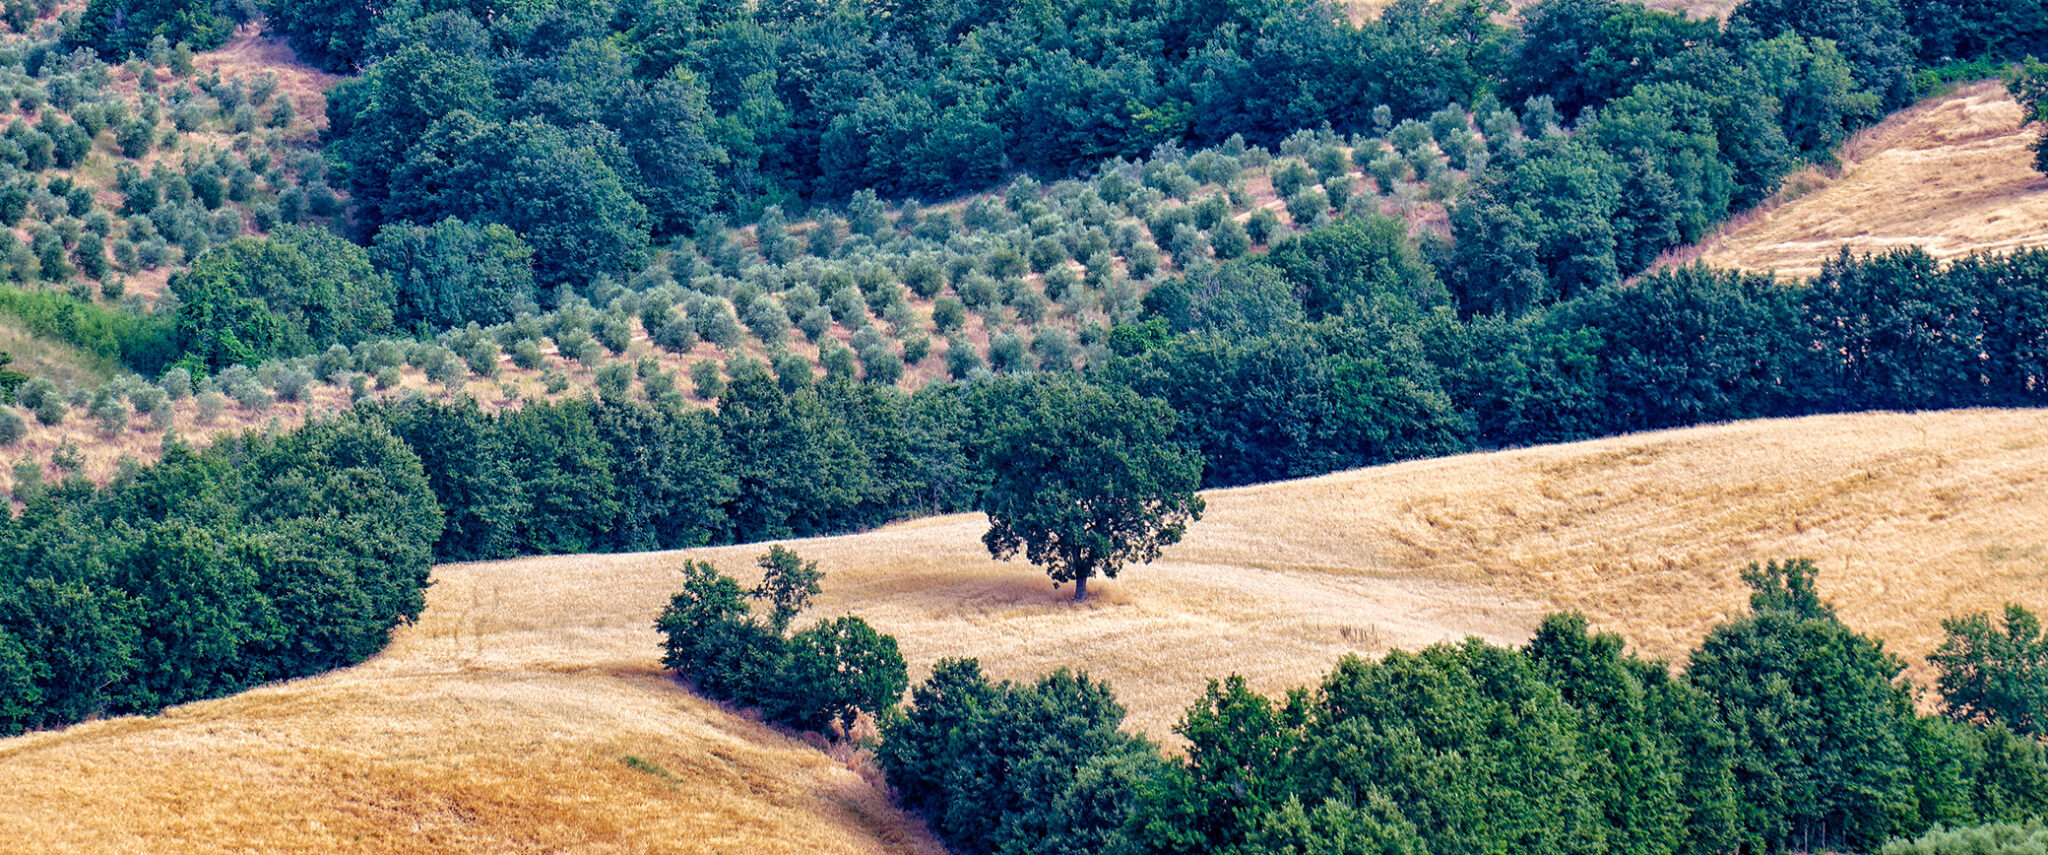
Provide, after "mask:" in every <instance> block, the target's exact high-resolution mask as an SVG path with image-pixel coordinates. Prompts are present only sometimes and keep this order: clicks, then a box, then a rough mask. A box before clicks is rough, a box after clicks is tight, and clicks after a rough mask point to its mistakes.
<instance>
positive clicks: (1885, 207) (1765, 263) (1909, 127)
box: [1665, 81, 2048, 276]
mask: <svg viewBox="0 0 2048 855" xmlns="http://www.w3.org/2000/svg"><path fill="white" fill-rule="evenodd" d="M2036 133H2037V132H2036V131H2035V130H2033V129H2030V128H2023V127H2021V126H2020V108H2019V105H2018V104H2016V103H2014V102H2013V100H2012V98H2011V97H2010V96H2008V95H2007V94H2006V93H2005V88H2004V86H2003V84H2000V83H1998V82H1995V81H1991V82H1982V83H1974V84H1970V85H1967V86H1964V87H1962V88H1960V89H1958V90H1956V91H1954V92H1951V93H1949V94H1946V95H1940V96H1936V97H1934V98H1930V99H1928V100H1926V101H1923V102H1921V103H1920V104H1918V105H1916V106H1914V107H1912V108H1910V109H1908V110H1904V111H1901V112H1899V113H1897V114H1895V115H1893V116H1892V117H1891V118H1889V119H1886V120H1885V121H1884V122H1882V123H1880V124H1878V125H1876V126H1873V127H1871V128H1868V129H1866V130H1864V131H1863V132H1862V133H1860V134H1858V135H1857V136H1856V137H1855V138H1854V139H1852V140H1850V141H1849V143H1848V144H1847V145H1846V146H1844V148H1843V151H1842V155H1841V161H1842V165H1841V167H1840V168H1838V169H1833V170H1823V169H1819V168H1815V169H1809V170H1807V171H1806V172H1802V173H1800V174H1798V175H1794V176H1792V177H1790V178H1788V179H1786V186H1787V188H1788V189H1787V192H1785V193H1783V194H1781V195H1780V198H1779V199H1777V200H1775V202H1773V203H1767V204H1766V205H1764V206H1763V207H1760V208H1758V209H1757V210H1755V211H1752V212H1750V213H1747V214H1744V215H1741V216H1739V217H1736V218H1735V219H1734V220H1731V221H1730V222H1729V223H1728V225H1726V226H1724V227H1723V228H1722V229H1721V230H1720V231H1719V232H1718V233H1716V234H1714V235H1713V236H1711V237H1709V238H1707V240H1705V241H1703V242H1701V243H1700V244H1699V245H1697V246H1693V247H1686V248H1683V249H1680V250H1676V251H1674V252H1673V253H1671V254H1670V257H1669V258H1667V259H1665V261H1666V262H1678V263H1683V262H1687V261H1692V260H1694V259H1697V260H1700V261H1704V262H1706V263H1707V264H1709V265H1712V266H1715V267H1736V268H1741V269H1744V270H1755V271H1772V270H1774V271H1777V272H1778V273H1780V274H1784V275H1788V276H1811V275H1813V274H1814V273H1816V272H1818V271H1819V270H1820V265H1821V263H1822V262H1823V261H1825V260H1827V259H1829V258H1832V257H1834V255H1835V254H1836V253H1837V252H1839V251H1840V249H1841V247H1843V246H1847V247H1849V248H1850V249H1852V250H1854V251H1856V252H1881V251H1883V250H1887V249H1893V248H1900V247H1907V246H1919V247H1922V248H1924V249H1926V250H1927V251H1928V252H1929V253H1930V254H1932V255H1934V256H1935V257H1936V258H1942V259H1949V258H1957V257H1960V256H1964V255H1968V254H1970V253H1973V252H2009V251H2011V250H2015V249H2025V248H2034V247H2042V246H2048V176H2043V175H2042V174H2041V173H2040V172H2037V171H2035V169H2034V166H2033V152H2031V151H2029V150H2028V149H2027V146H2028V144H2030V143H2032V142H2033V140H2034V138H2035V136H2036Z"/></svg>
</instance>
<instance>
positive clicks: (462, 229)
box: [370, 217, 539, 330]
mask: <svg viewBox="0 0 2048 855" xmlns="http://www.w3.org/2000/svg"><path fill="white" fill-rule="evenodd" d="M370 260H371V261H372V263H374V264H375V265H376V266H377V269H378V270H379V271H381V272H383V273H384V275H386V276H389V277H390V278H391V282H392V284H393V286H394V288H395V290H396V296H397V305H396V307H395V310H394V312H393V320H394V321H395V322H396V323H397V324H398V326H400V327H401V328H406V329H411V328H413V327H414V326H416V325H422V324H424V325H425V326H427V327H428V328H429V329H433V330H442V329H448V328H452V327H459V326H462V325H463V324H466V323H470V322H472V321H474V322H476V323H479V324H483V325H485V326H490V325H493V324H502V323H506V322H509V321H511V320H512V319H513V318H515V317H518V316H519V314H520V313H521V312H537V311H538V308H537V306H538V302H539V301H538V300H537V299H536V294H535V289H534V282H533V249H532V248H531V247H529V246H527V245H526V241H524V240H522V239H520V237H519V235H517V234H515V233H514V232H513V231H512V230H511V229H508V228H506V227H504V226H502V225H499V224H496V223H491V224H488V225H482V226H475V225H470V224H468V223H465V222H463V221H461V220H458V219H454V218H452V217H451V218H449V219H445V220H442V221H440V222H438V223H435V224H434V225H432V226H417V225H412V224H410V223H393V224H391V225H388V226H385V227H384V228H382V229H380V230H378V232H377V239H376V242H375V243H374V244H373V246H372V247H371V250H370Z"/></svg>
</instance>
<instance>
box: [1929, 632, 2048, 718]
mask: <svg viewBox="0 0 2048 855" xmlns="http://www.w3.org/2000/svg"><path fill="white" fill-rule="evenodd" d="M1941 627H1942V629H1943V630H1944V631H1946V632H1947V633H1948V637H1947V638H1946V639H1944V640H1943V641H1942V643H1941V648H1940V649H1938V650H1936V651H1935V652H1934V654H1933V655H1931V656H1929V657H1927V661H1928V662H1929V663H1930V664H1932V665H1934V667H1935V668H1936V669H1937V670H1939V671H1940V673H1941V676H1940V679H1939V682H1938V683H1937V685H1939V686H1940V688H1941V696H1942V702H1943V704H1944V706H1945V707H1946V708H1947V710H1948V714H1949V716H1950V717H1951V718H1954V719H1956V720H1958V721H1969V722H1978V723H1985V724H1988V723H1992V722H1996V723H1999V724H2003V725H2005V726H2006V727H2009V728H2012V730H2013V731H2014V732H2016V733H2021V734H2028V735H2039V734H2041V733H2043V732H2044V731H2048V636H2043V635H2042V633H2041V621H2040V619H2039V618H2036V617H2035V616H2034V613H2033V612H2030V611H2027V610H2026V609H2025V608H2023V607H2021V606H2020V605H2019V604H2017V603H2007V604H2006V606H2005V619H2004V620H2003V621H2002V622H2000V623H1998V624H1994V623H1993V622H1992V620H1991V617H1990V616H1989V615H1986V614H1984V613H1983V612H1978V613H1976V614H1973V615H1965V616H1963V617H1954V618H1948V619H1945V620H1943V621H1942V622H1941Z"/></svg>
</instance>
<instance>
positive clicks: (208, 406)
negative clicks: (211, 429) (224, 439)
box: [194, 391, 228, 425]
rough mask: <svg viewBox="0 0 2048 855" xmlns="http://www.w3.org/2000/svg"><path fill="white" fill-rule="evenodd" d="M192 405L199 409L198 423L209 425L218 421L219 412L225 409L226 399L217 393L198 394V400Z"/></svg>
mask: <svg viewBox="0 0 2048 855" xmlns="http://www.w3.org/2000/svg"><path fill="white" fill-rule="evenodd" d="M194 403H195V405H196V406H197V407H198V408H199V409H198V419H199V423H200V424H203V425H210V424H213V423H214V422H217V421H220V414H221V412H222V411H224V410H226V409H227V406H228V398H227V396H226V395H223V394H221V393H219V392H214V391H207V392H201V393H199V398H198V399H197V400H196V401H195V402H194Z"/></svg>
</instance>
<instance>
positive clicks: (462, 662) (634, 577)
mask: <svg viewBox="0 0 2048 855" xmlns="http://www.w3.org/2000/svg"><path fill="white" fill-rule="evenodd" d="M1209 501H1210V511H1209V515H1208V517H1207V518H1206V519H1205V520H1203V521H1202V522H1201V523H1199V524H1197V525H1196V526H1195V527H1194V528H1193V529H1192V530H1191V534H1190V536H1189V538H1188V541H1187V542H1186V543H1184V544H1182V545H1180V546H1178V547H1175V548H1174V549H1172V550H1170V551H1169V552H1168V554H1167V557H1166V558H1165V559H1164V560H1162V561H1161V562H1159V563H1158V564H1156V565H1153V566H1149V567H1141V568H1136V569H1133V570H1132V571H1131V572H1130V574H1129V575H1127V576H1126V577H1125V578H1123V579H1120V580H1117V581H1114V582H1108V583H1104V584H1101V585H1100V587H1099V589H1098V590H1099V591H1100V594H1099V595H1098V596H1097V598H1096V599H1095V600H1093V601H1092V602H1090V603H1088V604H1085V605H1082V606H1078V607H1076V606H1073V605H1071V604H1070V603H1068V602H1067V600H1066V595H1065V593H1063V592H1059V591H1055V590H1053V589H1052V586H1051V585H1050V583H1049V582H1047V581H1046V579H1045V578H1044V577H1043V576H1042V575H1040V574H1039V573H1038V572H1037V571H1036V570H1034V569H1033V568H1031V567H1030V566H1029V565H1026V564H1022V563H1007V564H1005V563H997V562H992V561H990V560H989V559H988V557H987V555H986V553H985V552H984V551H983V550H982V548H981V545H980V543H979V540H978V538H979V536H980V534H981V532H982V530H983V527H984V526H985V522H984V521H983V520H982V519H981V518H979V517H976V516H953V517H942V518H935V519H929V520H923V521H917V522H912V523H907V524H902V525H897V526H892V527H889V528H886V529H883V530H880V531H876V532H871V533H868V534H864V535H856V536H847V537H836V538H823V539H818V540H812V541H806V542H802V543H798V544H795V547H796V548H797V549H798V551H799V552H800V553H801V554H803V555H804V556H806V557H808V558H811V559H815V560H819V561H820V562H821V563H822V564H823V566H824V567H825V568H826V569H827V571H828V574H829V575H828V577H827V579H826V594H825V596H824V597H823V598H822V601H821V603H820V604H819V607H818V609H817V610H816V613H818V614H822V615H833V614H838V613H842V612H857V613H859V614H862V615H864V616H866V617H867V618H868V619H869V620H871V621H873V622H874V623H875V624H877V625H878V626H880V627H881V628H883V629H884V630H886V631H889V632H893V633H895V634H896V635H897V636H898V637H899V638H900V639H901V640H902V642H903V645H904V649H905V652H906V654H907V655H908V657H909V658H910V659H911V660H912V666H913V669H914V670H915V671H919V672H921V671H922V670H924V669H925V668H928V667H929V666H930V664H931V663H932V662H933V661H935V660H936V659H938V658H941V657H945V656H956V655H974V656H979V657H981V658H982V660H983V662H984V663H985V664H986V665H988V666H989V668H990V670H992V671H993V672H995V673H996V674H998V675H1001V676H1006V677H1013V678H1026V677H1031V676H1035V675H1037V674H1039V673H1042V672H1044V671H1046V670H1048V669H1051V668H1055V667H1060V666H1071V667H1075V668H1082V669H1086V670H1088V671H1090V672H1092V673H1093V674H1095V675H1097V676H1101V677H1106V678H1108V679H1110V680H1111V681H1112V682H1113V683H1114V684H1115V685H1116V687H1117V689H1118V692H1119V695H1120V697H1121V698H1122V699H1123V700H1124V702H1125V703H1126V704H1128V705H1129V706H1130V707H1131V708H1132V713H1133V715H1132V718H1133V721H1134V723H1135V724H1136V725H1137V726H1139V727H1141V728H1143V729H1144V730H1146V731H1147V732H1149V733H1151V734H1153V735H1154V736H1156V737H1160V738H1168V739H1170V738H1171V736H1170V728H1171V725H1172V722H1173V721H1174V720H1175V719H1177V718H1178V716H1179V714H1180V711H1181V710H1182V708H1183V707H1184V706H1185V705H1186V704H1187V703H1188V702H1189V701H1190V700H1191V699H1192V698H1193V697H1194V696H1196V695H1197V694H1198V693H1199V692H1200V690H1201V687H1202V683H1203V680H1204V679H1205V678H1208V677H1212V676H1221V675H1224V674H1228V673H1231V672H1237V673H1242V674H1245V675H1247V676H1248V677H1249V678H1251V680H1252V681H1253V683H1254V684H1255V685H1256V686H1257V687H1259V688H1261V689H1263V690H1267V691H1277V690H1279V689H1282V688H1284V687H1287V686H1290V685H1299V684H1302V683H1305V682H1310V681H1313V680H1315V679H1317V678H1318V677H1319V676H1320V675H1322V674H1323V673H1325V672H1326V671H1327V670H1328V668H1329V667H1330V665H1331V662H1332V660H1333V659H1334V658H1335V657H1337V656H1339V655H1341V654H1342V653H1344V652H1346V651H1353V650H1355V651H1360V652H1365V653H1378V652H1381V651H1384V650H1385V649H1386V648H1388V647H1390V646H1400V647H1415V646H1419V645H1424V644H1428V643H1430V642H1434V641H1438V640H1442V639H1451V638H1458V637H1462V636H1465V635H1468V634H1469V635H1479V636H1482V637H1485V638H1489V639H1492V640H1495V641H1498V642H1503V643H1513V642H1519V641H1521V640H1523V639H1524V638H1525V637H1526V633H1527V632H1528V631H1529V630H1530V629H1531V628H1532V627H1533V626H1534V624H1535V622H1536V621H1537V619H1538V618H1539V617H1540V615H1542V614H1543V613H1545V612H1547V611H1550V610H1554V609H1579V610H1582V611H1584V612H1586V613H1587V614H1588V615H1590V616H1591V617H1592V618H1593V620H1594V622H1595V624H1596V625H1598V626H1599V627H1601V628H1604V629H1610V630H1616V631H1620V632H1622V633H1624V634H1625V635H1626V636H1627V637H1628V638H1629V639H1630V640H1631V641H1632V642H1633V643H1635V644H1636V645H1637V646H1638V647H1639V649H1641V650H1643V651H1645V652H1648V653H1651V654H1655V655H1660V656H1671V657H1676V656H1680V655H1682V654H1683V653H1684V651H1685V650H1687V649H1688V648H1689V647H1690V646H1691V645H1692V644H1694V643H1695V642H1696V641H1697V640H1698V639H1699V638H1700V637H1701V635H1702V634H1703V633H1705V632H1706V630H1707V629H1708V628H1709V627H1710V626H1711V625H1712V624H1714V623H1715V622H1717V621H1720V620H1724V619H1726V618H1728V617H1731V616H1734V615H1736V614H1738V613H1740V612H1741V610H1742V609H1743V608H1744V593H1745V592H1744V590H1743V588H1742V585H1741V583H1740V581H1739V580H1738V578H1737V571H1738V570H1739V569H1740V568H1741V566H1742V565H1743V564H1745V563H1747V562H1749V561H1755V560H1764V559H1769V558H1775V557H1781V556H1807V557H1811V558H1814V559H1816V560H1817V561H1819V562H1820V564H1821V567H1822V572H1823V575H1822V577H1821V579H1820V583H1821V587H1822V590H1823V593H1824V594H1825V595H1826V596H1828V597H1829V598H1831V599H1833V600H1834V601H1835V602H1836V603H1837V604H1839V606H1840V607H1841V612H1842V615H1843V617H1844V618H1845V619H1846V620H1847V621H1848V622H1849V623H1850V624H1851V625H1852V626H1855V627H1858V628H1860V629H1863V630H1865V631H1868V632H1872V633H1875V634H1877V635H1880V636H1882V637H1884V638H1886V639H1888V640H1889V641H1890V642H1891V644H1892V648H1893V649H1894V650H1896V651H1898V652H1900V653H1902V654H1904V655H1906V656H1907V657H1908V658H1909V659H1911V660H1914V661H1917V659H1918V657H1920V656H1922V655H1924V654H1925V653H1926V652H1927V651H1928V650H1930V649H1931V648H1932V647H1933V645H1934V644H1936V643H1937V642H1938V640H1939V633H1940V628H1939V624H1938V622H1939V620H1940V619H1941V618H1942V617H1945V616H1949V615H1953V614H1957V613H1961V612H1966V611H1974V610H1980V609H1992V608H1996V607H1997V606H1998V605H1999V604H2000V603H2002V602H2004V601H2006V600H2009V599H2018V600H2023V601H2026V602H2028V603H2030V604H2031V605H2033V606H2035V607H2037V608H2038V607H2041V606H2043V605H2044V603H2043V601H2042V599H2041V596H2042V595H2041V592H2042V591H2044V590H2048V534H2044V532H2043V530H2042V528H2041V525H2040V520H2042V519H2043V518H2048V410H2016V411H1997V410H1972V411H1959V412H1946V413H1927V414H1889V413H1878V414H1865V415H1849V416H1824V417H1815V418H1806V419H1797V420H1782V421H1761V422H1747V423H1740V424H1731V425H1721V426H1713V427H1705V428H1695V429H1689V430H1682V431H1669V432H1663V433H1654V434H1642V435H1637V436H1628V437H1620V438H1614V439H1607V440H1598V441H1593V442H1583V443H1576V444H1571V445H1563V446H1555V447H1547V448H1534V449H1524V450H1517V451H1508V452H1499V453H1491V454H1475V455H1465V456H1461V457H1453V458H1444V459H1438V460H1427V461H1417V462H1411V463H1404V464H1398V465H1393V466H1385V467H1378V468H1373V469H1365V470H1358V471H1354V472H1346V473H1340V474H1336V475H1330V476H1326V477H1322V478H1316V479H1310V480H1305V481H1296V482H1289V483H1282V484H1271V485H1264V486H1258V487H1250V488H1244V489H1237V490H1224V491H1216V492H1214V493H1211V494H1209ZM762 551H763V548H762V547H761V546H759V545H752V546H736V547H728V548H721V549H709V550H694V551H688V552H673V553H655V554H640V555H615V556H575V557H557V558H537V559H527V560H519V561H506V562H496V563H487V564H468V565H449V566H443V567H441V568H439V569H438V570H437V571H436V576H435V580H436V581H435V584H434V587H433V588H431V589H430V591H429V599H428V607H427V610H426V613H425V615H424V617H423V618H422V619H421V621H420V622H419V623H418V624H417V625H414V626H411V627H408V628H404V629H402V630H401V631H400V632H399V633H398V634H397V636H396V638H395V639H394V641H393V643H392V645H391V646H390V648H389V649H388V650H386V651H385V652H384V653H383V654H382V655H380V656H379V657H377V658H376V659H374V660H372V661H371V662H369V663H367V664H365V665H362V666H359V667H357V668H353V669H349V670H346V671H342V672H337V673H334V674H330V675H326V676H323V677H317V678H312V679H308V680H303V681H299V682H296V683H289V684H284V685H278V686H272V687H267V688H263V689H259V690H256V691H253V692H249V693H246V694H243V695H240V696H237V697H233V698H228V699H224V700H219V701H209V702H202V703H196V704H191V705H188V706H185V707H180V708H177V709H174V710H172V711H171V712H170V713H168V714H166V715H164V716H161V717H158V718H154V719H117V720H112V721H106V722H98V723H91V724H86V725H81V726H78V727H74V728H71V729H69V730H66V731H62V732H56V733H45V734H37V735H31V736H27V737H22V738H17V739H12V740H5V741H0V770H4V772H5V774H0V803H5V804H7V805H8V806H9V810H8V811H6V812H5V815H4V816H0V841H4V842H0V850H4V851H10V852H11V851H22V852H28V851H35V852H44V851H57V852H61V851H77V852H87V851H90V852H119V851H150V852H184V851H191V852H204V851H230V850H233V851H250V850H260V851H275V852H321V851H335V850H336V849H337V848H339V849H341V850H343V851H380V852H406V851H422V852H424V851H436V852H513V851H564V850H573V851H579V852H642V851H648V852H657V851H659V852H666V851H685V852H688V851H736V850H739V849H745V850H746V851H763V852H769V851H792V852H793V851H840V852H873V851H935V850H933V849H932V847H931V844H930V843H929V842H928V840H927V839H926V838H924V837H923V836H922V833H921V831H919V830H917V828H916V826H915V825H914V824H913V823H911V822H909V821H908V820H907V819H906V818H905V817H903V816H902V815H901V814H899V813H896V812H895V811H893V810H892V809H890V808H889V807H888V806H887V805H886V803H885V802H884V800H883V799H882V797H881V795H880V794H879V793H878V792H877V791H876V790H874V789H873V788H871V787H870V786H869V785H868V784H866V783H865V782H864V781H862V780H861V779H860V778H859V777H858V776H856V775H855V774H854V773H852V772H849V771H847V770H846V769H845V768H842V767H841V766H839V765H837V764H835V763H833V762H832V761H830V760H828V759H827V758H826V757H825V756H824V755H822V754H820V753H818V752H816V751H813V750H810V749H808V748H807V747H805V746H804V745H803V744H802V743H800V742H798V741H796V740H794V739H791V738H788V737H786V736H783V735H781V734H778V733H776V732H775V731H772V730H770V729H768V728H765V727H761V726H759V725H756V724H752V723H749V722H746V721H744V720H742V719H739V718H736V717H734V716H731V715H730V714H727V713H725V712H723V711H721V710H719V709H718V708H717V707H715V706H713V705H711V704H708V703H706V702H704V701H701V700H699V699H697V698H695V697H693V696H690V695H688V694H686V693H684V692H682V691H680V690H678V689H676V688H674V687H673V684H671V683H669V682H668V681H666V680H665V679H664V678H663V677H662V676H661V674H660V673H659V671H658V668H657V665H656V663H655V646H656V641H657V637H656V634H655V633H654V631H653V630H652V629H651V628H650V622H651V620H652V618H653V616H654V614H655V613H656V611H657V610H658V609H659V608H660V607H661V605H662V604H663V603H664V602H666V600H667V597H668V595H669V594H670V593H671V592H672V591H673V590H674V589H675V588H676V587H677V586H678V583H679V577H678V575H677V572H676V571H677V568H678V567H679V566H680V565H681V564H682V562H683V561H684V560H685V559H687V558H708V559H710V560H713V561H715V562H717V563H718V564H719V565H720V566H721V567H722V568H724V569H726V570H727V571H728V572H735V573H737V574H738V575H740V576H741V577H742V578H743V579H744V578H746V577H747V576H749V575H751V574H750V572H749V571H751V569H752V565H753V559H754V557H755V556H757V555H758V554H759V553H761V552H762ZM628 758H637V759H635V760H629V759H628ZM67 847H68V848H67Z"/></svg>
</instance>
